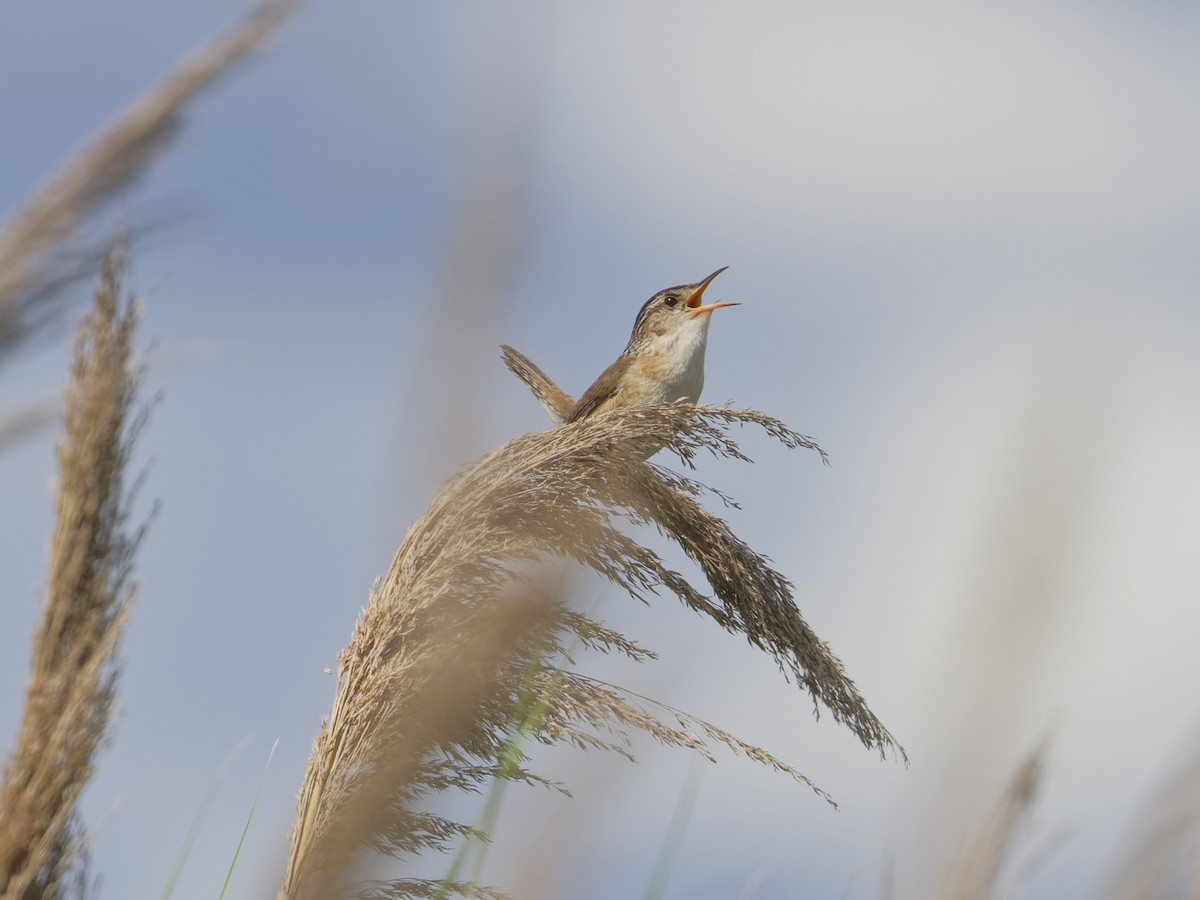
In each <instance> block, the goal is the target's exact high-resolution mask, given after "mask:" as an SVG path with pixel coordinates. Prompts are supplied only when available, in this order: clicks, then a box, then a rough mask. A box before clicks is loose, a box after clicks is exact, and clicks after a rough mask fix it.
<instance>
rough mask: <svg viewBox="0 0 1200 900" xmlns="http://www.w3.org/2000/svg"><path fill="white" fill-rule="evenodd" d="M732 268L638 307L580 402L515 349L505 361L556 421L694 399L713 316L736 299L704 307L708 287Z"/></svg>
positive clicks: (506, 354) (669, 290) (697, 395)
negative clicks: (621, 344)
mask: <svg viewBox="0 0 1200 900" xmlns="http://www.w3.org/2000/svg"><path fill="white" fill-rule="evenodd" d="M726 268H728V266H723V267H722V268H720V269H717V271H715V272H713V273H712V274H711V275H709V276H708V277H707V278H705V279H704V280H703V281H698V282H696V283H695V284H682V285H679V286H678V287H672V288H667V289H666V290H664V291H659V292H658V293H657V294H655V295H654V296H653V297H651V298H650V299H649V300H647V301H646V302H645V303H644V304H643V305H642V308H641V310H639V311H638V314H637V319H636V320H634V323H633V333H632V334H631V335H630V337H629V343H628V344H627V345H626V346H625V351H624V352H623V353H622V354H621V355H620V356H619V357H618V358H617V361H616V362H614V363H613V364H612V365H611V366H609V367H608V368H607V369H605V370H604V372H603V374H601V376H600V377H599V378H597V379H596V382H595V384H593V385H592V386H591V387H590V388H588V389H587V390H586V391H585V392H584V394H583V396H582V397H580V398H579V402H578V403H574V402H573V401H572V400H571V397H570V395H569V394H566V393H565V392H563V391H562V390H561V389H560V388H559V387H558V385H556V384H555V383H554V382H553V381H551V380H550V379H549V378H548V377H547V376H546V374H545V373H544V372H542V370H541V369H539V368H538V367H537V366H535V365H534V364H533V363H532V362H530V361H529V360H528V359H527V358H526V357H525V356H523V355H522V354H520V353H518V352H517V351H516V350H514V349H513V348H512V347H507V346H505V347H503V356H504V363H505V365H507V366H508V368H509V369H510V370H511V371H512V373H513V374H514V375H516V376H517V377H518V378H520V379H521V380H522V381H524V382H525V384H527V385H528V386H529V388H530V390H532V391H533V394H534V396H535V397H537V399H538V402H540V403H541V404H542V407H543V408H544V409H545V410H546V412H547V413H548V414H549V415H550V418H551V419H553V420H554V422H555V424H562V423H564V422H577V421H579V420H580V419H586V418H588V417H590V416H594V415H596V414H598V413H602V412H604V411H606V410H609V409H618V408H622V407H627V406H650V405H653V404H657V403H672V402H674V401H676V400H685V401H687V402H688V403H695V402H696V401H697V400H699V399H700V391H701V389H703V387H704V350H705V347H706V345H707V342H708V325H709V317H710V316H711V314H712V312H713V311H714V310H717V309H720V308H721V307H723V306H737V305H738V304H736V303H726V302H721V303H709V304H708V305H701V299H702V298H703V296H704V291H705V289H706V288H707V287H708V286H709V284H711V283H712V280H713V279H714V278H716V277H717V276H718V275H720V274H721V273H722V272H724V271H725V269H726Z"/></svg>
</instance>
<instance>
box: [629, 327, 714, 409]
mask: <svg viewBox="0 0 1200 900" xmlns="http://www.w3.org/2000/svg"><path fill="white" fill-rule="evenodd" d="M707 319H708V317H707V316H704V318H703V320H702V321H699V322H697V323H696V327H692V328H685V329H683V330H681V331H679V332H676V333H675V334H672V335H669V336H664V337H663V338H661V339H660V340H658V341H656V342H655V344H654V345H653V346H652V347H651V348H649V349H650V352H649V353H647V354H646V357H645V362H646V365H644V366H642V367H639V368H641V369H642V372H643V377H642V378H640V379H639V380H640V381H642V382H643V384H640V385H639V386H638V387H639V391H638V392H639V393H640V394H642V399H641V400H640V402H641V403H642V404H645V405H649V404H653V403H673V402H674V401H676V400H686V401H687V402H688V403H695V402H697V401H698V400H699V399H700V392H701V391H702V390H703V389H704V350H705V347H706V345H707V343H708V328H707V325H708V322H707Z"/></svg>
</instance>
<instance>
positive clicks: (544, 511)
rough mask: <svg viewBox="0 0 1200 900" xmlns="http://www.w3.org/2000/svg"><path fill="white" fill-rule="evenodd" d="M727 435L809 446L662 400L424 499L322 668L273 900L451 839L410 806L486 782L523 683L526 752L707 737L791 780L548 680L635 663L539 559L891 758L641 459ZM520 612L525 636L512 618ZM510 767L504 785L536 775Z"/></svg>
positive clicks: (620, 703)
mask: <svg viewBox="0 0 1200 900" xmlns="http://www.w3.org/2000/svg"><path fill="white" fill-rule="evenodd" d="M735 424H737V425H741V424H750V425H755V426H758V427H761V428H763V429H764V430H766V431H767V433H768V434H770V435H771V436H773V437H775V438H776V439H778V440H780V441H782V442H783V443H784V444H785V445H786V446H789V447H796V448H800V447H806V448H812V449H819V448H817V447H816V445H815V444H814V443H813V442H812V441H811V440H810V439H808V438H806V437H804V436H803V435H800V434H797V433H795V432H793V431H791V430H790V429H788V428H786V427H785V426H784V425H782V424H781V423H779V422H778V421H776V420H774V419H771V418H770V417H768V416H764V415H762V414H760V413H756V412H746V411H737V410H731V409H724V408H711V407H692V406H686V405H678V404H674V405H667V406H660V407H648V408H643V409H629V410H619V411H615V412H613V413H610V414H607V415H604V416H597V417H594V418H592V419H588V420H584V421H582V422H578V423H574V424H571V425H567V426H563V427H560V428H556V429H553V430H551V431H547V432H540V433H535V434H529V435H525V436H523V437H520V438H518V439H516V440H514V441H511V442H510V443H509V444H507V445H505V446H504V447H502V448H500V449H499V450H497V451H495V452H493V453H490V454H488V455H487V456H485V457H483V458H482V459H481V460H479V461H478V462H476V463H475V464H473V465H471V466H469V467H468V468H467V469H466V470H465V471H463V472H461V473H459V475H457V476H456V477H455V478H454V479H452V480H451V481H450V482H449V483H448V484H447V485H446V486H445V487H444V488H443V489H442V490H441V492H439V493H438V495H437V496H436V497H434V499H433V501H432V502H431V503H430V505H429V507H428V509H427V510H426V511H425V513H424V514H423V515H422V516H421V517H420V518H419V519H418V520H417V521H416V522H415V523H414V524H413V526H412V527H411V528H410V530H409V532H408V535H407V536H406V537H405V539H404V542H403V544H402V545H401V547H400V549H399V551H398V552H397V554H396V557H395V559H394V561H393V563H392V567H391V570H390V571H389V573H388V575H387V577H386V578H384V579H383V580H382V581H381V582H380V583H379V584H378V585H377V586H376V588H375V590H374V592H373V593H372V597H371V601H370V603H369V605H368V607H367V609H366V611H365V612H364V614H363V616H362V618H361V620H360V621H359V623H358V626H357V628H356V630H355V633H354V636H353V638H352V640H351V643H350V646H349V647H348V648H347V649H346V650H345V651H344V652H343V653H342V655H341V657H340V660H339V676H338V689H337V695H336V699H335V703H334V708H333V713H332V715H331V716H330V719H329V720H328V722H327V723H326V724H325V725H324V726H323V727H322V730H321V733H320V736H319V737H318V739H317V744H316V746H315V748H314V751H313V754H312V756H311V757H310V760H309V770H308V773H307V775H306V777H305V781H304V784H303V786H302V788H301V794H300V803H299V809H298V814H297V819H296V823H295V826H294V829H293V834H292V851H291V856H290V859H289V863H288V868H287V874H286V876H285V879H284V884H283V887H282V889H281V891H280V896H282V897H291V898H299V897H317V896H320V897H324V896H334V895H335V894H334V893H330V890H331V888H330V885H331V884H334V883H339V884H344V883H345V875H346V873H345V872H343V873H342V874H341V875H339V876H338V877H337V878H336V879H335V880H334V881H331V880H330V877H329V876H328V875H327V874H326V873H327V872H328V871H329V869H330V864H331V861H333V863H334V864H335V865H341V864H342V863H344V861H345V860H347V859H349V858H350V856H351V851H352V849H353V847H354V846H358V845H366V846H369V847H371V848H373V849H374V850H377V851H380V852H384V853H388V854H391V855H394V856H407V855H410V854H413V853H415V852H419V851H420V850H421V849H444V848H445V847H447V846H448V845H450V844H451V843H453V842H454V841H456V840H458V839H461V838H462V837H463V836H464V835H466V834H468V833H469V832H470V829H469V828H468V827H467V826H463V825H457V824H454V823H450V822H447V821H445V820H444V819H441V818H439V817H437V816H434V815H431V814H428V813H423V812H418V811H417V809H416V807H417V804H418V803H419V802H420V801H421V799H422V798H423V797H425V796H426V795H428V794H430V793H432V792H436V791H441V790H446V789H449V788H455V789H467V790H471V789H476V788H478V787H479V786H480V785H482V784H483V783H485V782H487V781H489V780H490V779H491V778H492V777H494V776H495V775H496V773H497V771H498V768H499V766H500V761H501V760H503V759H505V755H506V753H507V754H509V755H511V754H512V752H513V745H512V741H511V740H510V738H511V737H512V733H513V732H512V729H513V722H514V715H518V720H517V721H521V720H522V717H523V716H524V714H520V713H514V709H520V708H522V707H521V704H522V702H524V703H525V707H526V708H527V707H528V697H529V696H530V689H531V688H532V689H533V692H534V693H535V694H536V695H537V696H539V697H541V698H542V699H541V703H542V704H543V705H544V707H545V708H544V710H543V711H542V712H540V713H539V714H538V715H537V716H535V717H533V718H531V719H528V720H525V725H524V726H523V729H522V730H524V729H528V733H529V736H530V737H532V738H534V739H536V740H538V741H541V742H542V743H546V744H550V743H555V742H566V743H569V744H573V745H575V746H578V747H582V748H585V749H587V748H598V749H607V750H614V751H616V752H618V753H623V754H625V755H629V753H630V750H629V747H630V737H631V734H632V732H633V731H644V732H648V733H649V734H651V735H653V736H654V737H655V738H657V739H658V740H660V741H662V742H664V743H667V744H671V745H675V746H682V747H687V748H690V749H692V750H696V751H698V752H701V753H703V754H705V755H710V752H711V751H710V750H709V746H710V744H712V743H720V744H724V745H726V746H728V747H730V748H732V749H733V750H735V751H736V752H738V753H741V754H744V755H746V756H748V757H750V758H752V759H755V760H756V761H758V762H761V763H763V764H765V765H769V766H772V767H773V768H775V769H777V770H778V771H780V772H783V773H786V774H788V775H790V776H791V777H793V778H796V779H797V780H799V781H802V782H804V783H806V784H811V782H809V781H808V779H807V778H806V777H805V776H803V775H802V774H801V773H799V772H798V771H796V770H795V769H794V768H792V767H790V766H788V765H786V764H785V763H783V762H781V761H779V760H778V759H776V758H775V757H774V756H772V755H770V754H768V753H766V752H765V751H763V750H761V749H760V748H757V747H753V746H752V745H750V744H747V743H745V742H743V741H740V740H738V739H737V738H735V737H733V736H732V735H730V734H728V733H727V732H725V731H724V730H722V729H720V728H718V727H716V726H713V725H711V724H709V723H706V722H703V721H701V720H699V719H696V718H694V717H692V716H689V715H687V714H686V713H681V712H679V711H678V710H674V709H672V708H670V707H668V706H665V705H663V704H657V703H655V702H654V701H649V700H647V699H646V698H642V697H638V696H637V695H634V694H631V693H629V692H627V691H623V690H621V689H619V688H615V687H613V686H611V685H607V684H603V683H601V682H597V681H594V680H591V679H588V678H586V677H583V676H581V675H578V674H576V673H573V672H569V671H565V669H564V667H565V666H567V665H569V664H570V659H569V657H570V654H569V653H568V647H570V646H572V645H575V644H578V643H580V642H582V643H583V644H584V645H585V646H588V647H591V648H594V649H599V650H603V651H612V652H618V653H622V654H625V655H627V656H629V657H630V658H632V659H634V660H642V659H646V658H648V657H650V656H652V653H651V652H650V651H649V650H646V649H644V648H642V647H640V646H638V645H637V644H636V643H635V642H634V641H632V640H630V639H628V638H627V637H625V636H624V635H622V634H619V633H617V632H615V631H613V630H611V629H608V628H606V627H605V626H603V625H602V624H600V623H598V622H594V621H592V620H591V619H589V618H588V617H586V616H584V615H582V614H580V613H578V612H576V611H573V610H570V609H568V608H567V607H566V605H565V604H564V603H563V602H562V601H561V598H560V597H559V596H558V589H557V588H548V587H547V586H546V584H547V582H545V581H543V580H541V579H539V577H538V573H539V572H540V571H542V569H541V568H540V567H541V566H543V565H547V564H550V561H552V560H562V559H566V560H573V561H575V562H577V563H579V564H582V565H583V566H586V567H589V568H591V569H594V570H595V571H597V572H599V573H600V574H601V575H603V576H605V577H606V578H607V579H608V580H610V581H612V582H613V583H615V584H616V585H617V586H619V587H620V588H622V589H623V590H625V591H627V592H628V593H630V594H631V595H633V596H634V597H637V598H639V599H642V600H649V598H650V597H651V595H654V594H656V593H659V592H662V591H666V592H669V593H672V594H675V595H676V596H677V597H678V598H679V599H680V600H682V601H683V602H684V603H685V604H686V605H688V606H690V607H691V608H693V609H695V610H697V611H699V612H702V613H704V614H705V615H708V616H710V617H712V618H713V619H715V620H716V621H717V622H718V623H719V624H720V625H721V626H722V627H723V628H725V629H727V630H729V631H733V632H738V633H741V634H743V635H745V636H746V638H747V639H748V640H749V641H750V642H751V643H752V644H753V645H754V646H757V647H759V648H760V649H763V650H765V651H766V652H768V653H769V654H771V655H772V656H773V657H774V658H775V659H776V660H777V661H778V662H779V665H780V666H781V668H782V669H783V671H784V672H785V673H786V674H788V675H790V676H792V677H794V678H795V679H796V680H797V682H798V683H799V684H800V686H801V687H802V688H803V689H805V690H806V691H808V692H809V694H810V695H811V696H812V698H813V700H814V702H815V703H816V704H818V708H819V709H820V708H824V709H827V710H829V711H830V712H831V713H832V715H833V716H834V717H835V718H836V719H837V721H839V722H841V723H843V724H845V725H846V726H847V727H849V728H851V730H853V731H854V733H855V734H857V735H858V736H859V738H860V739H861V740H862V741H863V743H864V744H866V745H867V746H868V747H870V748H873V749H876V750H879V751H881V752H885V751H888V750H891V751H894V752H896V753H897V754H900V755H903V751H902V750H901V749H900V748H899V746H898V745H897V744H896V742H895V741H894V740H893V739H892V737H891V735H890V734H889V733H888V732H887V730H886V729H885V728H884V727H883V725H882V724H881V723H880V722H879V721H878V720H877V719H876V717H875V716H874V714H873V713H872V712H871V711H870V709H868V707H867V705H866V703H865V701H864V700H863V699H862V697H861V696H860V695H859V693H858V691H857V690H856V689H855V687H854V685H853V683H852V682H850V680H849V679H848V678H847V677H846V675H845V673H844V672H843V670H842V666H841V664H840V663H839V662H838V660H837V659H836V658H835V657H834V656H833V655H832V654H831V653H830V652H829V649H828V647H827V646H826V645H825V644H824V643H823V642H821V641H820V640H819V639H818V638H817V637H816V635H814V634H813V633H812V631H811V630H810V629H809V628H808V626H807V625H806V624H805V623H804V621H803V618H802V617H801V615H800V613H799V611H798V609H797V608H796V606H795V603H794V600H793V598H792V594H791V587H790V585H789V583H788V582H787V580H786V579H785V578H784V577H783V576H782V575H780V574H778V573H777V572H775V571H774V570H773V569H772V568H771V567H770V566H769V565H768V564H767V563H766V561H765V560H764V559H763V558H762V557H761V556H759V555H758V554H757V553H755V552H754V551H753V550H752V549H751V548H749V547H748V546H747V545H745V544H744V543H743V542H741V541H740V540H739V539H737V538H736V536H734V535H733V534H732V532H731V531H730V530H729V528H728V526H727V525H726V524H725V523H724V522H723V521H721V520H720V519H719V518H717V517H716V516H714V515H712V514H711V513H708V512H707V511H706V510H704V509H703V508H702V507H701V506H700V505H699V503H698V502H697V498H698V497H699V496H700V495H701V494H703V493H705V491H706V490H707V489H706V488H704V487H703V486H702V485H700V484H699V483H697V482H694V481H692V480H690V479H687V478H684V477H682V476H680V475H678V474H675V473H672V472H669V471H667V470H664V469H661V468H659V467H657V466H651V465H648V464H647V463H645V462H644V461H643V460H644V459H645V458H646V457H647V456H648V455H649V452H651V451H652V449H653V448H657V447H661V446H667V447H669V448H670V449H671V450H673V451H674V452H675V453H676V454H678V455H679V456H680V458H681V459H682V460H683V461H684V463H685V464H687V465H691V463H692V462H693V460H694V459H695V456H696V454H697V453H698V452H700V451H701V450H705V451H708V452H711V453H713V454H716V455H719V456H728V457H733V458H737V459H744V458H745V457H744V456H743V454H742V453H741V451H740V449H739V448H738V446H737V444H736V443H735V441H734V440H733V439H732V437H731V436H730V434H729V431H730V428H731V426H733V425H735ZM622 520H625V521H628V522H634V523H652V524H654V525H655V526H657V527H658V528H659V529H660V530H661V531H662V532H663V533H664V534H665V535H667V536H668V537H670V538H671V539H672V540H674V541H676V542H677V543H679V544H680V546H682V547H683V549H684V550H685V551H686V552H687V553H688V554H689V555H690V556H691V557H692V558H693V559H694V560H695V561H696V562H697V563H698V564H699V566H700V568H701V569H702V571H703V572H704V573H705V575H706V576H707V578H708V581H709V583H710V585H711V587H712V589H713V591H714V593H715V596H714V597H710V596H708V595H706V594H705V593H703V592H701V591H699V590H697V589H696V588H694V587H692V585H691V584H690V583H689V582H688V581H687V580H686V579H685V578H684V577H683V576H682V575H681V574H679V573H677V572H674V571H671V570H670V569H669V568H667V566H666V565H665V563H664V562H663V561H662V559H661V558H660V557H659V556H658V555H657V554H656V553H655V552H654V551H652V550H651V549H649V548H647V547H645V546H642V545H641V544H639V543H637V542H636V541H634V540H633V539H632V538H630V537H628V536H626V535H625V534H623V533H622V532H621V531H620V530H618V527H617V525H619V523H620V522H621V521H622ZM537 598H542V599H541V600H540V605H539V604H538V602H535V601H537ZM531 604H532V606H533V608H535V609H536V610H538V613H537V615H536V616H534V619H535V620H536V627H530V625H529V622H528V621H526V620H525V618H527V617H524V616H518V615H517V611H519V610H521V609H523V608H525V607H526V606H529V605H531ZM493 634H501V635H503V638H502V639H501V640H496V639H494V638H489V637H488V636H489V635H493ZM448 673H453V677H452V678H451V677H450V674H448ZM444 679H446V680H448V682H449V684H450V686H449V687H447V686H445V685H443V684H442V683H441V682H442V681H443V680H444ZM664 718H665V719H669V720H673V722H674V724H668V723H667V722H666V721H664ZM517 755H518V756H519V757H520V758H519V759H518V760H517V763H518V764H517V766H516V768H515V771H514V772H513V773H512V775H511V777H514V778H517V779H520V780H525V781H530V782H537V781H539V780H540V779H538V778H537V776H536V775H534V774H532V773H530V772H529V771H527V770H526V769H525V768H523V762H524V757H523V756H521V755H520V754H519V752H518V754H517ZM364 792H366V795H367V796H366V797H365V798H364V796H363V793H364ZM822 796H824V795H822ZM367 808H369V810H370V812H369V813H364V812H363V810H364V809H367ZM318 886H319V887H318ZM427 888H428V885H427V884H426V883H423V882H414V881H396V882H387V883H381V884H375V885H372V886H371V890H372V891H375V892H376V893H375V894H372V896H380V897H383V896H387V897H417V896H427V895H428V894H426V893H422V891H425V890H426V889H427ZM465 889H466V888H464V890H465ZM447 890H449V888H447Z"/></svg>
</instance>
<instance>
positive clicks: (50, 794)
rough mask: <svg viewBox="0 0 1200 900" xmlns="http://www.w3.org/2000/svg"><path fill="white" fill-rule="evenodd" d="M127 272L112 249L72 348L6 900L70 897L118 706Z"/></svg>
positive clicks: (17, 750)
mask: <svg viewBox="0 0 1200 900" xmlns="http://www.w3.org/2000/svg"><path fill="white" fill-rule="evenodd" d="M125 273H126V265H125V256H124V251H123V249H122V248H121V247H119V246H114V247H112V248H111V249H110V250H109V253H108V255H107V256H106V257H105V259H104V262H103V266H102V268H101V272H100V280H99V284H98V286H97V288H96V292H95V307H94V309H93V310H92V312H91V313H90V314H89V315H88V316H87V317H86V318H85V319H84V321H83V323H82V324H81V326H80V329H79V334H78V337H77V339H76V344H75V356H74V363H73V369H72V373H71V381H70V385H69V387H68V389H67V397H66V411H65V420H66V421H65V425H66V428H65V434H64V437H63V439H62V442H61V443H60V444H59V447H58V464H59V476H58V494H57V499H56V507H57V509H56V513H57V518H56V524H55V528H54V535H53V537H52V539H51V543H50V568H49V578H48V581H47V588H46V599H45V603H44V605H43V609H42V619H41V622H40V623H39V625H38V628H37V631H36V633H35V634H34V640H33V665H32V674H31V676H30V680H29V684H28V686H27V688H26V694H25V711H24V718H23V719H22V722H21V727H20V731H19V733H18V735H17V741H16V745H15V746H14V748H13V750H12V753H11V755H10V757H9V760H8V763H7V765H6V767H5V769H4V776H3V784H2V785H0V809H3V810H4V815H3V816H2V817H0V897H2V898H5V900H16V898H26V897H39V898H42V897H58V896H63V885H64V883H65V881H64V879H66V878H68V877H69V876H70V874H71V872H72V869H73V867H75V866H76V865H77V863H78V861H79V860H80V858H81V853H82V850H83V847H82V842H81V832H80V826H79V823H78V819H77V817H76V811H75V804H76V802H77V800H78V798H79V794H80V792H81V791H82V790H83V788H84V786H85V785H86V784H87V781H88V779H89V778H90V777H91V774H92V767H93V765H94V756H95V752H96V749H97V748H98V747H99V745H100V743H101V741H103V739H104V736H105V732H106V730H107V727H108V720H109V716H110V714H111V712H112V708H113V704H114V703H115V700H116V682H117V660H116V650H117V644H118V642H119V640H120V637H121V633H122V630H123V628H124V625H125V620H126V616H127V614H128V611H129V606H130V603H131V601H132V597H133V586H132V584H131V582H130V576H131V573H132V566H133V558H134V552H135V550H136V549H137V545H138V542H139V540H140V537H141V531H140V530H137V531H133V532H131V531H129V530H128V529H127V527H126V520H127V513H128V502H129V497H128V495H127V493H126V491H125V466H126V464H127V462H128V459H129V454H130V450H131V447H132V442H133V439H134V436H135V434H136V432H137V429H138V427H139V424H140V421H141V417H140V416H135V415H132V413H133V408H132V405H133V402H134V396H135V385H136V377H135V373H134V371H133V370H132V368H131V366H130V353H131V344H132V341H133V335H134V329H135V326H136V324H137V312H136V309H135V306H134V304H133V302H132V300H131V299H130V298H128V297H126V298H122V292H123V290H124V288H123V282H124V278H125Z"/></svg>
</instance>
